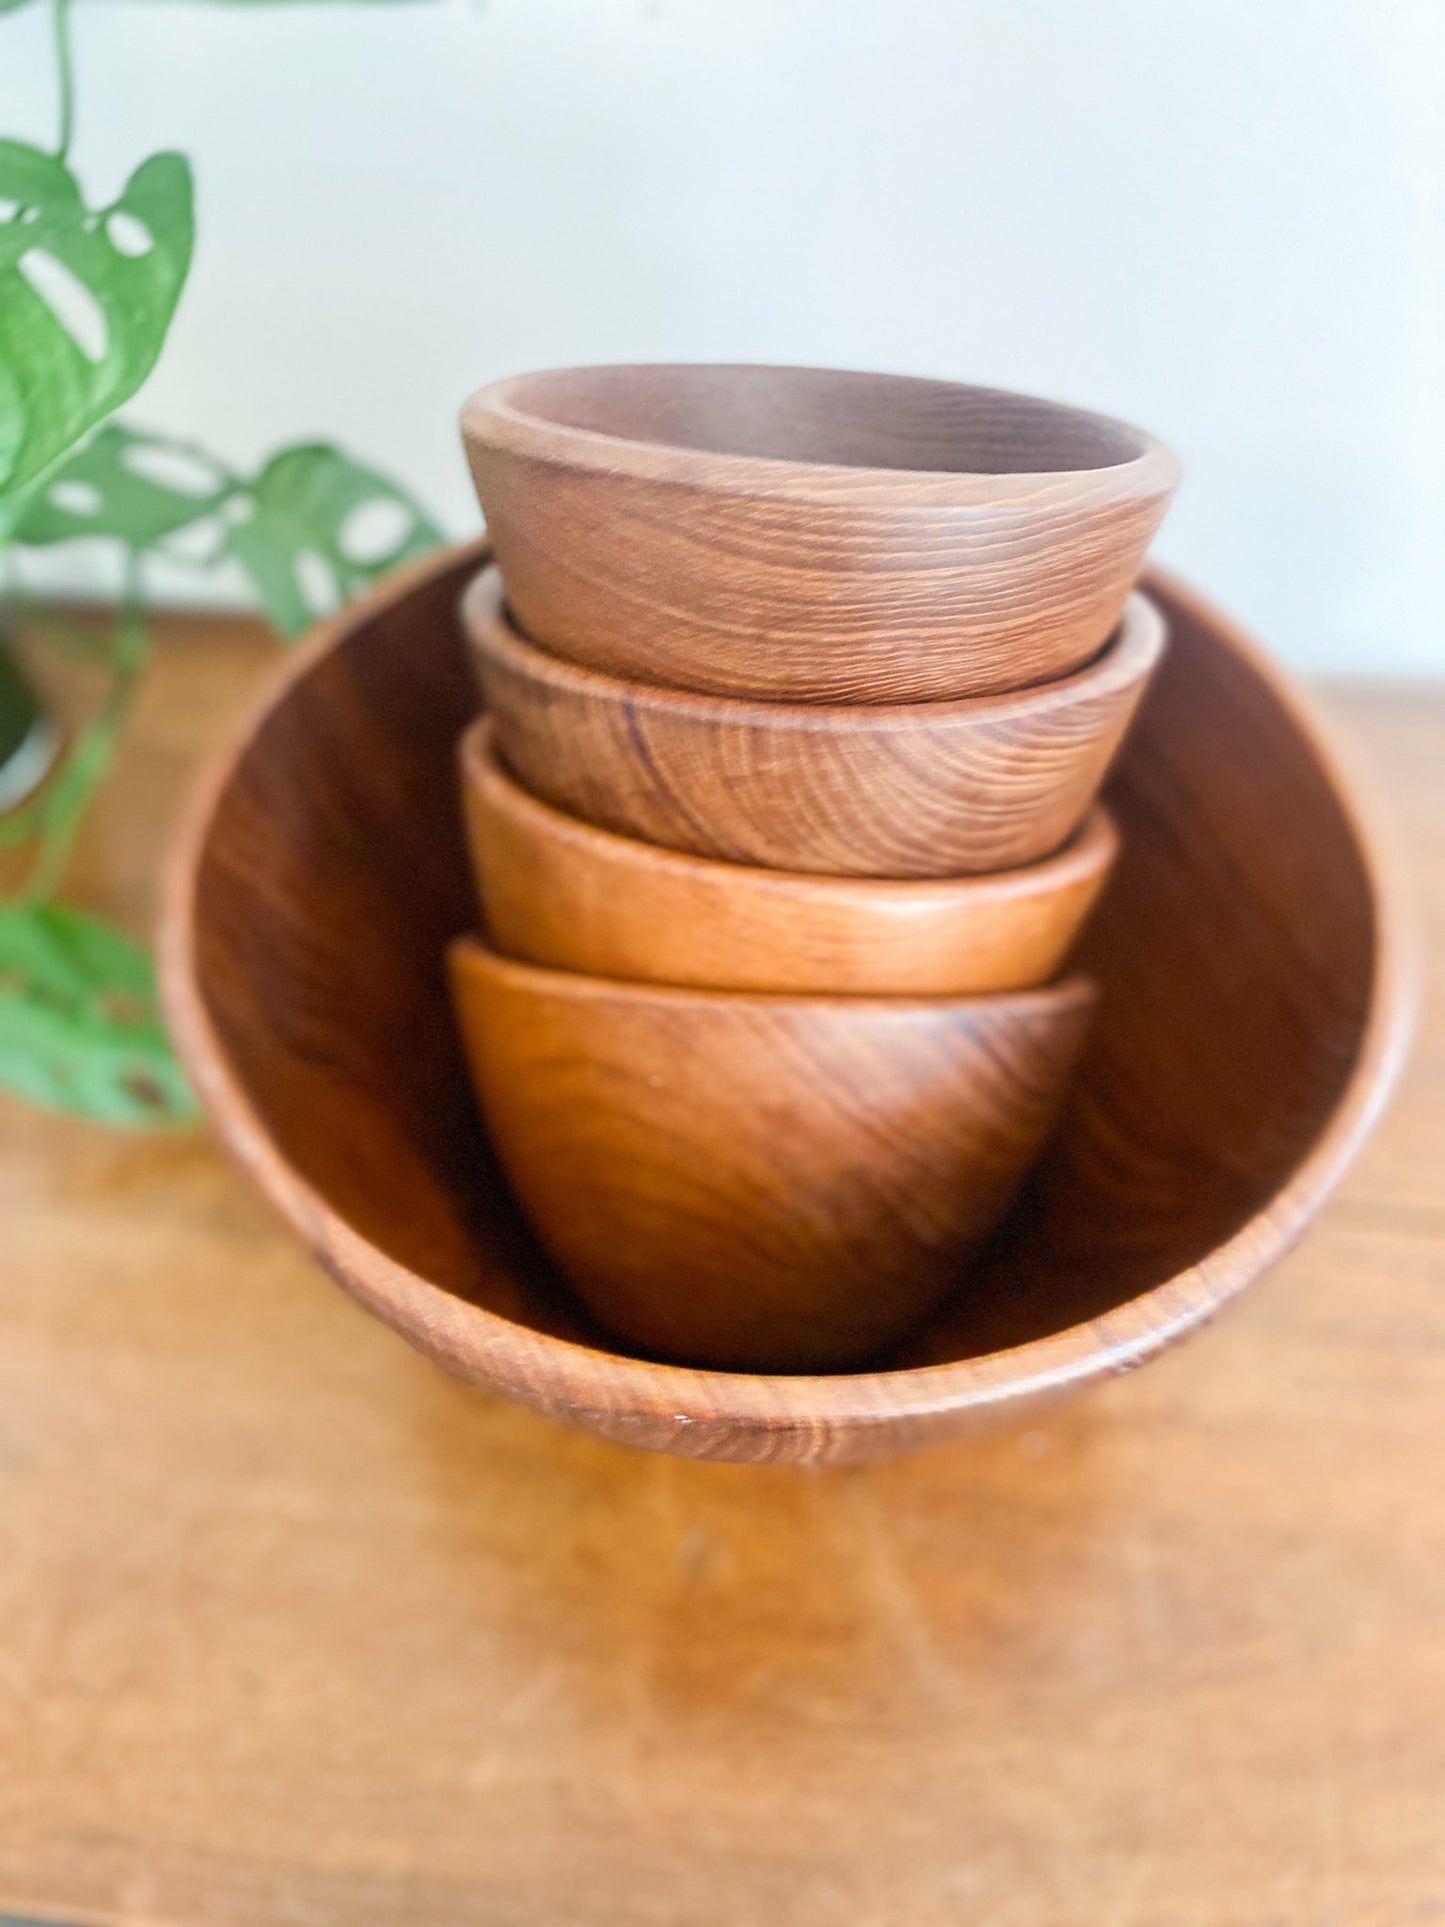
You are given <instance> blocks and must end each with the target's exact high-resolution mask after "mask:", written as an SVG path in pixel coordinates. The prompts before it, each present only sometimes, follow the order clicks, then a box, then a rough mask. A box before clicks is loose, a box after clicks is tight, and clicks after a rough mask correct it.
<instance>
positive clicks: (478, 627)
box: [462, 568, 1164, 877]
mask: <svg viewBox="0 0 1445 1927" xmlns="http://www.w3.org/2000/svg"><path fill="white" fill-rule="evenodd" d="M462 623H463V626H464V627H465V629H466V631H467V637H468V641H469V642H470V644H471V646H472V650H473V652H474V656H475V661H476V665H477V674H478V678H479V681H480V683H481V687H482V690H483V692H484V695H485V699H486V703H487V708H488V711H489V713H490V715H491V718H492V722H493V725H494V727H495V729H496V734H497V746H498V748H499V749H500V750H501V752H502V755H503V757H504V759H505V761H506V763H507V765H508V767H509V768H510V769H512V770H513V771H515V773H516V774H517V775H518V776H519V777H520V778H521V780H522V782H523V783H524V784H525V785H526V786H527V788H528V789H529V790H531V792H532V793H533V795H534V796H540V797H544V798H545V799H546V801H547V802H549V803H553V804H555V805H556V807H557V808H558V809H559V810H566V811H567V812H568V814H569V815H572V816H580V817H581V818H582V819H583V820H584V821H585V822H588V823H596V824H598V825H599V826H600V827H601V828H603V829H606V830H616V831H617V833H618V834H619V835H620V836H636V837H641V838H643V839H644V840H645V841H647V842H649V843H660V844H662V845H663V846H664V847H665V848H667V849H672V850H686V851H688V852H689V853H690V854H691V855H693V856H710V857H718V858H720V859H722V860H723V861H724V862H728V863H755V864H761V865H764V866H765V867H767V868H770V869H774V870H794V871H806V872H811V873H814V874H817V875H823V876H873V877H947V876H961V875H966V874H969V873H972V872H976V871H985V870H1013V869H1017V868H1018V867H1019V866H1020V865H1021V864H1025V863H1033V862H1035V861H1036V860H1037V859H1038V858H1039V857H1042V856H1047V855H1049V854H1050V852H1051V851H1054V850H1057V849H1059V848H1060V846H1061V845H1063V844H1064V843H1066V842H1067V841H1068V839H1069V837H1070V836H1071V835H1072V834H1073V832H1074V831H1075V830H1076V829H1077V828H1078V826H1079V824H1080V823H1081V822H1082V821H1083V818H1084V814H1085V812H1086V811H1087V810H1088V807H1089V805H1090V803H1091V802H1092V801H1093V800H1094V797H1095V795H1096V794H1097V792H1098V788H1099V785H1100V784H1101V783H1102V781H1103V780H1104V775H1105V772H1106V771H1107V769H1108V767H1109V764H1110V762H1111V761H1112V760H1113V757H1114V754H1115V752H1116V751H1117V749H1118V747H1119V744H1120V742H1121V740H1122V738H1123V735H1124V732H1125V730H1126V729H1127V728H1128V726H1129V722H1130V719H1131V718H1132V716H1133V715H1134V712H1135V710H1136V709H1137V708H1138V705H1139V701H1140V699H1141V697H1142V696H1143V694H1144V689H1145V686H1146V685H1147V683H1148V680H1149V677H1150V676H1151V675H1152V674H1153V673H1154V670H1155V669H1156V668H1157V667H1158V664H1159V660H1160V657H1161V656H1162V655H1163V652H1164V624H1163V621H1162V620H1161V618H1160V616H1159V612H1158V610H1157V609H1156V608H1155V607H1154V605H1153V604H1152V603H1151V602H1150V601H1149V599H1148V597H1147V596H1142V595H1131V596H1130V597H1129V600H1128V601H1127V602H1126V603H1125V604H1124V617H1123V620H1122V622H1121V623H1120V625H1119V628H1118V631H1117V632H1116V634H1115V635H1114V637H1113V638H1112V639H1111V640H1110V642H1109V643H1108V645H1107V646H1106V647H1105V648H1104V649H1103V650H1102V651H1101V652H1100V654H1099V655H1097V656H1095V657H1094V658H1093V660H1092V661H1090V662H1087V663H1085V665H1084V666H1083V668H1082V669H1077V670H1075V671H1074V673H1073V674H1072V675H1070V676H1063V677H1061V678H1060V679H1059V680H1058V681H1057V682H1050V683H1041V684H1040V685H1038V686H1037V687H1036V688H1033V689H1026V690H1022V691H1019V692H1018V693H1016V694H1013V695H1007V696H975V697H972V698H967V699H965V700H964V701H962V702H953V703H847V704H824V703H763V702H739V701H735V700H732V699H730V698H728V697H725V696H699V695H695V694H693V693H691V692H690V691H687V690H680V689H664V688H662V687H660V686H659V685H657V684H654V683H639V682H623V681H622V680H621V679H620V678H618V677H616V676H604V675H602V674H601V673H600V672H599V671H598V670H595V669H582V668H579V667H578V665H577V664H576V663H572V662H565V661H564V660H563V659H562V658H561V657H560V656H554V655H552V654H551V652H550V651H549V650H546V649H539V648H538V647H537V645H536V644H535V643H533V642H529V641H528V640H527V638H526V637H525V636H523V635H522V634H521V633H520V631H519V630H518V629H517V628H516V627H515V625H514V624H513V623H512V621H511V619H510V617H509V616H508V614H507V610H506V607H505V601H504V597H503V592H502V577H501V572H500V570H498V569H496V568H490V569H483V570H482V571H481V573H480V574H479V575H478V577H477V579H476V581H475V582H473V583H472V584H471V585H470V587H469V588H468V590H467V592H466V594H465V595H464V596H463V597H462Z"/></svg>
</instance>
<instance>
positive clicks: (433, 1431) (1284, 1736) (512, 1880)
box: [0, 615, 1445, 1927]
mask: <svg viewBox="0 0 1445 1927" xmlns="http://www.w3.org/2000/svg"><path fill="white" fill-rule="evenodd" d="M157 626H158V628H159V629H160V631H161V640H160V645H159V648H158V649H157V652H156V657H155V660H154V663H153V666H152V668H151V669H150V671H149V672H148V673H147V676H146V680H145V684H144V687H143V689H142V691H141V696H140V702H139V706H138V710H137V712H136V715H135V717H134V721H133V725H132V727H131V728H130V729H128V730H127V732H126V737H125V741H124V743H123V745H122V749H121V756H120V762H119V766H118V768H117V771H116V775H115V778H114V780H113V781H112V782H111V783H109V784H108V785H107V788H106V792H105V797H104V800H103V802H102V804H101V807H100V809H99V810H98V812H97V813H96V814H95V816H94V817H93V818H92V819H91V822H90V824H89V826H88V829H87V831H86V832H85V835H84V837H83V841H82V847H81V849H80V851H79V860H78V863H77V866H76V869H75V873H74V876H73V878H72V885H71V887H72V888H73V889H74V890H75V892H76V894H77V896H78V898H79V900H80V901H82V902H84V903H86V904H88V905H90V906H91V907H92V908H95V909H98V910H103V911H104V912H106V913H107V914H109V915H118V916H120V917H121V918H122V919H123V920H124V921H125V922H126V924H127V925H128V927H130V928H132V929H135V930H143V929H144V928H145V927H146V923H147V921H148V918H149V916H150V911H151V903H152V898H153V893H154V888H155V882H156V878H155V852H156V848H157V844H158V841H159V839H160V837H161V835H162V833H163V830H164V827H165V824H166V822H167V820H168V818H169V817H170V816H171V814H172V813H173V811H174V808H175V803H176V799H177V797H178V795H179V792H180V788H181V786H182V784H183V782H184V780H185V778H186V774H187V772H188V770H189V768H190V766H191V765H192V763H193V762H194V760H195V758H196V757H197V756H198V755H199V754H200V753H201V752H203V751H208V750H209V749H210V748H211V747H212V745H213V744H214V743H215V742H216V741H217V739H218V736H219V733H220V732H221V731H222V729H223V728H226V727H228V726H229V722H230V719H231V718H232V717H233V716H234V715H235V714H236V713H237V712H238V710H239V708H240V706H241V705H242V704H243V703H245V702H248V701H249V699H250V696H251V694H252V692H253V691H254V690H255V689H256V688H257V687H258V686H259V684H260V682H261V680H262V679H263V678H269V677H270V676H272V675H273V674H274V672H275V667H276V661H277V652H276V644H275V640H274V638H273V637H271V636H269V635H267V634H266V633H264V631H262V630H261V628H260V627H259V625H256V624H253V623H251V622H243V621H241V620H238V619H236V618H230V617H226V618H221V617H216V616H194V615H193V616H189V617H180V616H165V615H162V616H161V617H160V618H158V622H157ZM1328 695H1329V701H1330V704H1331V707H1332V708H1333V709H1335V710H1336V711H1337V712H1338V714H1339V715H1340V718H1341V721H1342V722H1347V723H1348V725H1349V727H1350V730H1351V732H1352V733H1353V734H1357V735H1359V736H1360V737H1361V739H1362V740H1363V743H1364V745H1365V747H1366V748H1367V749H1368V751H1369V752H1370V753H1371V755H1372V757H1373V760H1374V762H1375V763H1376V766H1377V768H1378V770H1379V773H1380V779H1381V784H1382V787H1383V789H1384V791H1385V797H1386V800H1387V801H1388V802H1389V803H1390V805H1391V806H1392V808H1393V810H1394V812H1395V813H1397V814H1398V815H1399V817H1400V818H1401V821H1402V826H1403V828H1404V830H1405V832H1406V834H1407V836H1408V842H1409V848H1410V852H1411V855H1412V857H1413V859H1414V867H1415V869H1416V871H1417V873H1418V875H1419V877H1420V879H1421V881H1422V883H1423V885H1424V894H1425V902H1426V907H1427V914H1428V936H1429V940H1430V944H1431V948H1432V949H1433V950H1434V952H1435V954H1436V955H1439V954H1441V950H1442V947H1445V758H1442V755H1441V749H1442V745H1445V692H1441V691H1440V690H1439V689H1438V688H1437V689H1434V690H1431V689H1429V688H1428V687H1425V686H1420V687H1414V688H1411V687H1408V686H1405V687H1396V688H1390V687H1387V686H1381V685H1373V686H1372V685H1361V684H1359V683H1340V684H1336V685H1335V686H1334V687H1333V688H1332V689H1331V690H1330V691H1329V692H1328ZM444 754H445V752H444V751H443V760H444ZM1442 1119H1445V972H1440V971H1435V972H1433V973H1432V976H1431V981H1430V984H1429V989H1428V1003H1427V1007H1426V1021H1425V1024H1424V1026H1423V1029H1422V1034H1421V1038H1420V1043H1419V1047H1418V1049H1417V1050H1416V1052H1415V1053H1414V1055H1413V1057H1412V1060H1411V1063H1410V1066H1409V1068H1408V1070H1407V1072H1406V1076H1405V1078H1404V1081H1403V1083H1402V1085H1401V1088H1400V1094H1399V1097H1398V1099H1397V1101H1396V1102H1395V1103H1394V1104H1393V1105H1392V1106H1391V1108H1390V1110H1389V1113H1388V1115H1387V1116H1386V1118H1385V1120H1384V1123H1383V1125H1382V1127H1381V1129H1380V1131H1379V1133H1378V1134H1377V1136H1376V1137H1375V1138H1374V1139H1373V1140H1372V1142H1371V1144H1370V1145H1369V1147H1368V1149H1367V1151H1366V1153H1365V1155H1364V1156H1363V1157H1362V1158H1361V1160H1360V1162H1359V1163H1358V1164H1357V1165H1356V1166H1355V1168H1354V1169H1353V1170H1352V1171H1351V1172H1350V1174H1349V1176H1348V1177H1347V1178H1346V1180H1345V1182H1344V1184H1343V1186H1342V1188H1341V1191H1340V1193H1339V1194H1338V1195H1337V1197H1336V1198H1335V1199H1334V1200H1333V1201H1332V1203H1331V1204H1330V1205H1329V1207H1328V1208H1327V1209H1326V1211H1325V1212H1324V1213H1323V1214H1322V1216H1321V1218H1320V1221H1319V1222H1318V1224H1317V1225H1316V1226H1315V1228H1314V1229H1313V1230H1312V1231H1311V1233H1310V1235H1309V1236H1308V1238H1307V1239H1306V1240H1305V1241H1304V1243H1303V1244H1302V1245H1301V1247H1300V1248H1299V1250H1298V1251H1296V1252H1295V1253H1294V1254H1293V1255H1292V1256H1290V1257H1289V1258H1287V1259H1286V1260H1284V1262H1283V1263H1282V1264H1281V1265H1280V1266H1279V1267H1278V1269H1277V1271H1276V1272H1275V1273H1274V1274H1273V1275H1272V1276H1271V1277H1270V1279H1269V1280H1268V1283H1267V1285H1266V1286H1264V1287H1262V1288H1261V1289H1258V1290H1255V1291H1251V1292H1249V1293H1247V1294H1246V1295H1245V1297H1244V1298H1243V1299H1242V1300H1240V1302H1239V1303H1238V1304H1237V1305H1236V1306H1234V1307H1233V1308H1232V1310H1231V1311H1230V1314H1229V1316H1228V1317H1226V1318H1221V1319H1219V1320H1217V1321H1216V1322H1215V1324H1214V1325H1213V1326H1212V1328H1211V1329H1210V1331H1209V1333H1208V1335H1207V1337H1206V1338H1204V1339H1202V1340H1201V1342H1199V1343H1197V1344H1190V1345H1183V1346H1179V1347H1177V1348H1176V1349H1175V1350H1174V1351H1173V1352H1171V1353H1170V1354H1169V1355H1168V1356H1167V1357H1165V1358H1163V1359H1161V1360H1160V1361H1158V1362H1157V1363H1155V1364H1152V1365H1151V1366H1150V1367H1149V1369H1148V1370H1147V1371H1139V1372H1129V1373H1124V1374H1120V1375H1117V1376H1114V1377H1111V1378H1110V1379H1108V1380H1107V1382H1104V1383H1101V1384H1099V1385H1097V1386H1096V1387H1095V1388H1094V1389H1093V1390H1092V1391H1091V1392H1090V1393H1089V1395H1088V1396H1087V1397H1084V1398H1079V1399H1076V1400H1074V1401H1072V1402H1071V1403H1070V1404H1068V1405H1067V1406H1060V1407H1059V1408H1058V1409H1057V1410H1056V1411H1054V1412H1052V1413H1049V1414H1045V1415H1043V1416H1042V1417H1035V1418H1033V1420H1032V1422H1030V1423H1028V1424H1026V1425H1023V1426H1020V1427H1018V1428H1007V1427H1005V1428H1003V1429H1001V1430H999V1431H997V1432H996V1433H995V1434H993V1435H992V1436H991V1437H988V1438H981V1439H980V1438H975V1439H969V1440H963V1441H959V1442H958V1443H956V1444H954V1445H951V1446H950V1445H945V1446H940V1447H937V1448H935V1449H934V1450H931V1451H926V1452H918V1453H912V1454H909V1455H907V1456H905V1457H902V1458H896V1459H892V1460H887V1461H884V1462H881V1463H878V1464H874V1465H862V1466H851V1467H843V1468H840V1469H836V1470H829V1469H826V1468H825V1469H822V1470H819V1471H816V1472H810V1473H802V1472H800V1470H799V1469H798V1468H797V1467H794V1466H788V1465H781V1466H737V1465H716V1464H708V1463H704V1462H699V1461H697V1460H691V1459H686V1458H676V1457H663V1456H659V1455H656V1454H652V1453H642V1452H633V1451H628V1450H626V1449H624V1448H622V1447H619V1446H615V1445H612V1444H610V1443H609V1442H608V1441H607V1440H605V1439H600V1438H596V1437H591V1436H588V1435H587V1434H586V1433H583V1432H581V1431H579V1430H577V1429H576V1428H575V1427H571V1426H565V1425H559V1424H556V1423H554V1422H553V1421H552V1420H550V1419H548V1418H545V1417H542V1416H541V1415H539V1414H538V1413H536V1412H533V1411H529V1410H527V1409H525V1408H524V1407H522V1406H521V1405H519V1404H516V1403H514V1402H513V1401H511V1400H509V1399H505V1398H499V1397H496V1396H494V1395H489V1394H488V1393H486V1392H476V1391H473V1390H471V1389H470V1388H468V1387H467V1386H464V1385H460V1384H457V1383H454V1382H453V1381H452V1380H451V1379H449V1378H447V1377H446V1376H444V1375H443V1374H442V1373H441V1372H439V1371H437V1370H436V1369H435V1368H434V1367H433V1366H432V1365H431V1363H430V1362H429V1361H428V1360H427V1359H426V1358H423V1357H420V1356H418V1355H417V1353H415V1352H414V1351H412V1350H411V1349H410V1347H408V1346H407V1345H404V1344H399V1343H398V1342H397V1341H396V1338H395V1337H394V1335H393V1334H392V1333H391V1332H390V1331H389V1330H387V1329H386V1327H385V1326H383V1325H382V1324H381V1323H380V1322H379V1321H378V1320H376V1319H373V1318H369V1317H365V1316H362V1315H360V1314H359V1313H358V1311H357V1309H356V1307H355V1306H354V1305H353V1304H352V1302H351V1301H350V1300H349V1299H348V1298H346V1297H345V1296H344V1295H343V1294H342V1293H341V1292H339V1291H337V1290H336V1289H335V1288H334V1286H333V1285H332V1284H331V1283H330V1282H329V1281H328V1280H327V1279H326V1278H325V1277H324V1276H323V1275H322V1273H321V1272H320V1271H319V1269H318V1268H317V1267H316V1265H315V1264H314V1262H313V1261H312V1259H311V1258H310V1256H309V1255H308V1253H307V1251H306V1250H305V1249H303V1248H302V1246H301V1245H300V1244H299V1243H298V1242H297V1240H296V1239H295V1238H294V1236H293V1235H292V1232H291V1230H290V1229H289V1227H288V1226H287V1224H286V1223H285V1222H283V1221H282V1220H281V1219H280V1218H278V1217H277V1216H276V1215H275V1214H274V1213H273V1212H271V1211H270V1210H269V1209H268V1208H266V1206H265V1205H264V1204H263V1203H262V1201H261V1200H260V1199H259V1198H258V1197H257V1196H255V1194H254V1193H253V1192H252V1191H251V1190H250V1188H249V1187H248V1186H247V1185H246V1184H245V1183H244V1182H243V1180H242V1178H241V1176H240V1174H239V1172H237V1171H235V1170H234V1169H233V1168H232V1167H231V1166H230V1164H229V1163H228V1162H227V1161H226V1160H224V1159H223V1158H222V1156H221V1154H220V1151H219V1147H218V1146H217V1145H215V1144H214V1143H213V1142H212V1141H211V1140H210V1138H209V1136H208V1134H206V1133H204V1132H191V1133H187V1134H185V1135H183V1136H176V1137H164V1138H159V1139H157V1138H152V1137H136V1136H131V1135H123V1134H120V1133H115V1132H105V1131H100V1130H97V1129H94V1128H93V1127H90V1126H87V1125H85V1124H82V1123H79V1122H77V1121H75V1120H73V1119H62V1118H56V1117H48V1116H45V1115H42V1114H40V1113H38V1112H36V1111H34V1110H32V1109H31V1108H30V1107H28V1106H25V1105H22V1104H18V1103H13V1102H10V1101H8V1100H6V1099H5V1098H3V1097H0V1197H3V1212H4V1229H3V1233H0V1249H3V1259H0V1334H3V1337H0V1570H3V1573H4V1583H3V1585H0V1652H3V1654H4V1679H5V1685H4V1689H3V1690H0V1911H3V1912H11V1913H18V1914H31V1915H38V1916H43V1917H47V1918H55V1919H59V1920H64V1921H76V1922H85V1923H99V1922H105V1923H109V1924H110V1927H340V1924H341V1923H344V1927H480V1924H482V1923H485V1927H493V1924H494V1923H495V1924H496V1927H502V1923H505V1927H558V1923H559V1922H565V1923H567V1927H623V1924H624V1923H625V1927H675V1924H676V1923H678V1922H686V1923H687V1927H738V1923H739V1922H740V1921H741V1922H758V1923H774V1922H777V1923H786V1927H854V1923H859V1927H861V1923H863V1922H867V1923H869V1927H875V1924H876V1927H974V1923H979V1924H980V1927H1096V1923H1098V1922H1099V1921H1100V1920H1105V1921H1108V1922H1110V1923H1111V1924H1113V1927H1263V1923H1264V1922H1265V1921H1268V1923H1269V1927H1322V1923H1324V1922H1327V1921H1329V1920H1330V1919H1331V1918H1332V1917H1333V1918H1334V1919H1335V1920H1337V1921H1339V1922H1342V1923H1347V1927H1366V1924H1367V1923H1368V1924H1370V1927H1397V1923H1409V1927H1431V1915H1432V1913H1438V1911H1439V1903H1440V1901H1441V1899H1442V1897H1445V1832H1442V1829H1441V1826H1440V1814H1441V1810H1442V1805H1445V1752H1442V1745H1441V1735H1442V1733H1445V1668H1442V1665H1441V1648H1440V1626H1441V1624H1442V1620H1445V1508H1442V1506H1441V1504H1440V1493H1441V1490H1442V1487H1445V1428H1442V1426H1441V1423H1440V1386H1441V1358H1442V1356H1445V1292H1442V1290H1441V1279H1442V1277H1445V1203H1442V1200H1441V1196H1440V1185H1439V1171H1440V1152H1441V1130H1442Z"/></svg>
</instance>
